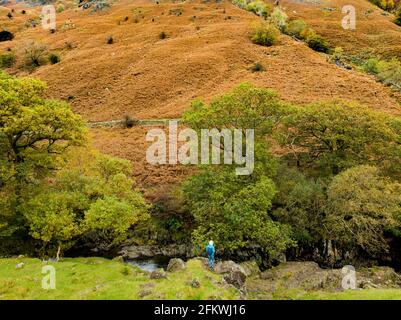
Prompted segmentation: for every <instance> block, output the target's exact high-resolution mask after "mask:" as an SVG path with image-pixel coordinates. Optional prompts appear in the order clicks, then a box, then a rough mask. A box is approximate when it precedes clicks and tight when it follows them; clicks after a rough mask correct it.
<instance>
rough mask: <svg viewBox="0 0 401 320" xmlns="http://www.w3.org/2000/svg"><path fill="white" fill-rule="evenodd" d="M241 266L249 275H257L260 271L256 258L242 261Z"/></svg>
mask: <svg viewBox="0 0 401 320" xmlns="http://www.w3.org/2000/svg"><path fill="white" fill-rule="evenodd" d="M240 266H241V267H242V269H243V270H244V272H245V275H246V276H247V277H250V276H256V275H258V274H259V273H260V269H259V266H258V264H257V263H256V261H255V260H251V261H245V262H242V263H240Z"/></svg>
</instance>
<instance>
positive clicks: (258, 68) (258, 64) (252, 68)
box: [251, 62, 265, 72]
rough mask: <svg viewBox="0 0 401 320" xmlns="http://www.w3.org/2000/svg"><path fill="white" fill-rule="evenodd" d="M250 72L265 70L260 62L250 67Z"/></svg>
mask: <svg viewBox="0 0 401 320" xmlns="http://www.w3.org/2000/svg"><path fill="white" fill-rule="evenodd" d="M251 71H252V72H261V71H265V68H264V67H263V65H262V64H261V63H260V62H256V63H255V64H254V65H253V66H252V67H251Z"/></svg>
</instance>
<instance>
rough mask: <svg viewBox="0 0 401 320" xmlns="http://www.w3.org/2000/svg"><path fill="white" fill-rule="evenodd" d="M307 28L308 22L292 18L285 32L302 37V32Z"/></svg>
mask: <svg viewBox="0 0 401 320" xmlns="http://www.w3.org/2000/svg"><path fill="white" fill-rule="evenodd" d="M306 28H307V25H306V22H305V21H304V20H300V19H298V20H292V21H290V22H289V23H288V25H287V26H286V28H285V33H286V34H288V35H290V36H292V37H296V38H298V39H302V36H301V34H302V32H304V30H305V29H306Z"/></svg>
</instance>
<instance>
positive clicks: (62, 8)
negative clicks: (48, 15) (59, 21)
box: [57, 4, 64, 13]
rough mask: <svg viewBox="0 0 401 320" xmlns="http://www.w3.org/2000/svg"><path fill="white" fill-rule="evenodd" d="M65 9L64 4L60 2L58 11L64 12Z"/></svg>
mask: <svg viewBox="0 0 401 320" xmlns="http://www.w3.org/2000/svg"><path fill="white" fill-rule="evenodd" d="M63 11H64V6H63V5H62V4H60V5H59V6H58V7H57V12H58V13H61V12H63Z"/></svg>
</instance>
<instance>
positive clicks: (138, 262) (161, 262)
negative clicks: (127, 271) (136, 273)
mask: <svg viewBox="0 0 401 320" xmlns="http://www.w3.org/2000/svg"><path fill="white" fill-rule="evenodd" d="M169 261H170V258H169V257H165V256H155V257H152V258H140V259H127V263H129V264H132V265H133V266H136V267H139V268H140V269H142V270H145V271H149V272H152V271H155V270H156V269H160V268H162V269H164V270H166V269H167V265H168V262H169Z"/></svg>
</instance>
